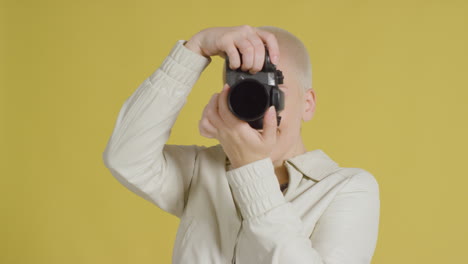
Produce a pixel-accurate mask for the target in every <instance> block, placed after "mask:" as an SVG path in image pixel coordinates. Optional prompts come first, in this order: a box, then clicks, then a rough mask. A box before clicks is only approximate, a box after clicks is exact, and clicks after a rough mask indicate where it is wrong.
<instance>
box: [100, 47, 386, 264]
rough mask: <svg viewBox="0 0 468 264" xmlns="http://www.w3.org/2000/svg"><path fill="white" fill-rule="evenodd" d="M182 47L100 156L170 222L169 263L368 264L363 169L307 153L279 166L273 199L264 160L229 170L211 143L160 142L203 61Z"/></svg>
mask: <svg viewBox="0 0 468 264" xmlns="http://www.w3.org/2000/svg"><path fill="white" fill-rule="evenodd" d="M185 42H186V41H185V40H179V41H177V43H176V44H175V45H174V47H173V48H172V50H171V51H170V53H169V55H168V56H167V57H166V58H165V60H164V61H163V62H162V64H161V66H160V67H159V68H158V69H156V70H155V71H154V73H152V74H151V76H149V78H147V79H145V80H144V81H143V82H142V83H141V84H140V86H139V87H138V88H137V89H136V90H135V91H134V92H133V94H132V95H131V96H130V97H129V98H128V99H127V100H126V101H125V102H124V104H123V106H122V108H121V109H120V112H119V114H118V117H117V120H116V122H115V127H114V130H113V132H112V135H111V137H110V139H109V141H108V143H107V146H106V149H105V150H104V152H103V161H104V164H105V165H106V167H107V168H108V169H109V170H110V172H111V173H112V175H113V176H114V177H115V178H116V179H117V180H118V181H119V182H120V183H121V184H122V185H124V186H125V187H126V188H128V189H129V190H131V191H132V192H134V193H135V194H137V195H139V196H140V197H142V198H144V199H146V200H147V201H149V202H151V203H153V204H154V205H156V206H157V207H159V208H160V209H162V210H164V211H166V212H168V213H170V214H173V215H175V216H177V217H178V218H180V224H179V228H178V231H177V235H176V239H175V244H174V249H173V252H172V263H203V264H208V263H237V264H250V263H252V264H262V263H265V264H267V263H273V264H279V263H281V264H283V263H295V264H300V263H304V264H305V263H307V264H319V263H327V264H358V263H359V264H365V263H371V259H372V256H373V254H374V250H375V247H376V242H377V235H378V226H379V210H380V199H379V185H378V183H377V181H376V179H375V178H374V176H373V175H372V174H371V173H369V172H367V171H366V170H363V169H360V168H343V167H340V166H338V164H337V163H336V162H334V161H333V160H332V159H331V158H330V157H329V156H328V155H327V154H326V153H325V152H324V151H322V150H320V149H315V150H312V151H309V152H306V153H304V154H301V155H299V156H295V157H293V158H290V159H289V160H287V161H286V162H285V166H286V168H287V170H288V172H289V176H290V183H289V187H288V188H287V189H286V190H285V191H284V193H282V192H281V190H280V188H279V182H278V180H277V178H276V175H275V172H274V167H273V164H272V161H271V159H270V158H266V159H263V160H258V161H255V162H253V163H250V164H247V165H244V166H242V167H239V168H236V169H231V168H230V165H229V163H228V159H227V157H226V155H225V153H224V152H223V148H222V146H221V145H220V144H218V145H215V146H210V147H207V146H198V145H169V144H166V142H167V140H168V139H169V135H170V133H171V128H172V126H173V125H174V123H175V121H176V118H177V116H178V114H179V112H180V110H181V108H182V107H183V106H184V105H185V103H186V99H187V96H188V94H189V92H190V91H191V89H192V87H193V85H194V84H195V83H196V81H197V80H198V78H199V77H200V75H201V73H202V72H203V70H204V69H205V68H206V67H207V66H208V65H209V64H210V62H211V58H206V57H203V56H201V55H199V54H196V53H194V52H192V51H191V50H189V49H187V48H186V47H185V46H183V44H184V43H185ZM190 133H193V131H192V132H190Z"/></svg>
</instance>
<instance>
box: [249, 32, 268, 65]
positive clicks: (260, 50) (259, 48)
mask: <svg viewBox="0 0 468 264" xmlns="http://www.w3.org/2000/svg"><path fill="white" fill-rule="evenodd" d="M249 40H250V42H251V43H252V45H253V46H254V59H253V65H252V68H251V69H250V73H251V74H255V73H257V72H259V71H261V70H262V68H263V64H264V62H265V44H263V41H262V40H261V39H260V37H259V36H258V35H256V34H252V35H250V37H249Z"/></svg>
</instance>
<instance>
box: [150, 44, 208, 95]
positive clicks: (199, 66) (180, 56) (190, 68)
mask: <svg viewBox="0 0 468 264" xmlns="http://www.w3.org/2000/svg"><path fill="white" fill-rule="evenodd" d="M186 42H187V41H186V40H178V41H177V42H176V43H175V45H174V46H173V47H172V50H171V51H170V53H169V55H168V56H167V57H166V58H165V59H164V61H163V62H162V64H161V66H160V67H159V68H158V69H156V70H155V71H154V72H153V73H152V74H151V76H150V77H149V80H150V82H151V83H153V84H154V83H156V82H158V81H159V80H161V78H165V79H168V80H166V82H168V83H173V84H174V85H175V84H179V86H180V84H182V85H183V88H182V89H184V90H182V91H180V93H182V95H187V94H188V93H189V92H190V90H191V88H192V87H193V86H194V85H195V83H196V82H197V80H198V78H199V77H200V75H201V74H202V72H203V71H204V70H205V68H206V67H207V66H208V65H209V64H210V63H211V61H212V59H211V57H205V56H202V55H200V54H197V53H195V52H193V51H191V50H190V49H188V48H187V47H185V46H184V44H185V43H186ZM172 93H177V92H172Z"/></svg>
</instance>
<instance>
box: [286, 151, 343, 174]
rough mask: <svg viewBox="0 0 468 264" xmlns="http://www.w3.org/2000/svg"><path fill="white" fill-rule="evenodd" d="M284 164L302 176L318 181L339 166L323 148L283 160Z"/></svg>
mask: <svg viewBox="0 0 468 264" xmlns="http://www.w3.org/2000/svg"><path fill="white" fill-rule="evenodd" d="M285 163H286V166H288V165H292V166H293V167H294V168H295V169H296V170H298V171H299V172H301V173H302V174H303V175H304V176H306V177H308V178H310V179H312V180H315V181H320V180H322V179H323V178H325V177H326V176H327V175H329V174H330V173H332V172H333V171H335V170H336V169H338V168H339V165H338V163H336V162H335V161H334V160H332V159H331V158H330V157H329V156H328V155H327V154H326V153H325V152H324V151H323V150H321V149H315V150H311V151H308V152H305V153H303V154H300V155H297V156H294V157H292V158H289V159H287V160H286V161H285Z"/></svg>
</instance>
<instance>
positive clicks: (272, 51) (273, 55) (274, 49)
mask: <svg viewBox="0 0 468 264" xmlns="http://www.w3.org/2000/svg"><path fill="white" fill-rule="evenodd" d="M256 32H257V34H258V35H259V36H260V38H261V39H262V40H263V41H264V42H265V43H266V44H267V49H268V54H269V56H270V59H271V62H272V63H273V64H275V65H277V64H278V62H279V56H280V51H279V45H278V40H277V39H276V37H275V35H274V34H273V33H271V32H268V31H264V30H261V29H256Z"/></svg>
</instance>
